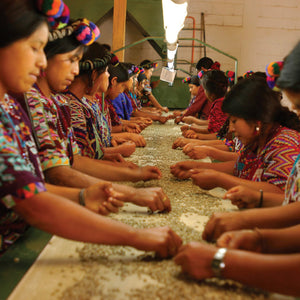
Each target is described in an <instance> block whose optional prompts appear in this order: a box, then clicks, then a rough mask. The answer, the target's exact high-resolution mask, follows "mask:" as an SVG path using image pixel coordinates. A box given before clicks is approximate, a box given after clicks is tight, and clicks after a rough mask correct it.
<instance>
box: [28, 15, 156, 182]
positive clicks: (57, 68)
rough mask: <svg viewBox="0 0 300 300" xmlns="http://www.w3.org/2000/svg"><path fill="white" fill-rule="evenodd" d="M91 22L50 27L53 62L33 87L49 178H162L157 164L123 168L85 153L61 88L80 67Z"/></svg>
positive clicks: (36, 125) (31, 102)
mask: <svg viewBox="0 0 300 300" xmlns="http://www.w3.org/2000/svg"><path fill="white" fill-rule="evenodd" d="M86 28H90V23H89V21H87V20H85V19H83V20H77V21H75V22H73V23H71V24H69V25H68V27H66V28H63V29H57V30H55V31H53V32H51V33H50V39H51V41H49V42H48V44H47V46H46V47H45V53H46V56H47V61H48V65H47V68H46V69H45V70H44V72H43V74H42V75H41V76H39V78H38V80H37V83H36V84H35V85H34V86H33V87H32V88H31V90H30V91H29V92H28V93H27V98H28V103H29V107H30V112H31V115H32V119H33V124H34V128H35V130H36V133H37V137H38V139H39V142H40V149H39V155H40V160H41V163H42V168H43V171H44V172H45V175H46V178H47V180H49V182H52V183H54V184H58V185H66V186H72V187H78V186H79V187H87V186H89V185H90V183H91V182H94V180H95V177H96V178H100V179H103V180H109V181H139V180H149V179H158V178H160V176H161V172H160V170H159V169H158V168H157V167H154V166H146V167H141V168H119V167H117V166H112V165H107V164H103V162H102V161H101V160H95V159H91V158H89V157H86V156H82V155H81V154H80V150H79V147H78V146H77V144H76V142H75V140H74V133H73V130H72V127H71V118H70V109H69V105H68V103H67V101H66V100H65V98H64V97H63V96H62V95H61V94H60V93H61V92H62V91H64V90H65V89H66V88H67V86H69V85H70V84H71V83H72V81H73V80H74V78H75V76H77V75H78V73H79V61H80V59H81V57H82V55H83V50H84V47H85V45H84V44H83V42H84V43H85V42H86V41H85V36H84V35H82V34H81V32H85V33H88V31H86ZM92 30H94V29H92ZM88 36H90V37H93V36H95V34H90V35H88V34H87V35H86V37H88ZM90 42H91V41H88V43H90ZM104 166H105V168H104ZM90 176H92V177H93V178H90Z"/></svg>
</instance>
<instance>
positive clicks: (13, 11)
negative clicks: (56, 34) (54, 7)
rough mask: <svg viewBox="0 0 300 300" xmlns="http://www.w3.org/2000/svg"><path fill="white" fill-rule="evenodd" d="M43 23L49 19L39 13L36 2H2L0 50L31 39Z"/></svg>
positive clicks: (25, 0) (16, 0)
mask: <svg viewBox="0 0 300 300" xmlns="http://www.w3.org/2000/svg"><path fill="white" fill-rule="evenodd" d="M42 23H47V19H46V17H45V16H44V15H42V13H39V12H38V10H37V7H36V4H35V1H34V0H1V1H0V28H1V33H0V48H3V47H6V46H9V45H10V44H12V43H13V42H15V41H17V40H20V39H23V38H26V37H29V36H30V35H31V34H33V33H34V32H35V31H36V30H37V28H38V27H39V26H41V25H42ZM47 24H48V23H47Z"/></svg>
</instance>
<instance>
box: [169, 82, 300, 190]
mask: <svg viewBox="0 0 300 300" xmlns="http://www.w3.org/2000/svg"><path fill="white" fill-rule="evenodd" d="M258 107H259V109H257V108H258ZM222 109H223V110H224V112H226V113H228V114H229V116H230V127H231V131H232V132H233V133H234V134H235V136H236V137H238V138H239V139H240V141H241V142H242V144H243V145H244V146H243V148H242V150H241V151H240V152H239V157H238V159H237V161H236V162H235V163H232V162H224V163H213V164H205V163H200V162H199V163H197V162H196V163H195V164H194V165H193V166H190V165H189V163H188V162H187V163H185V162H183V163H179V164H177V165H176V166H174V173H175V172H177V171H178V170H180V171H182V172H184V173H185V174H186V176H189V175H191V177H192V179H193V181H194V183H195V184H196V185H199V186H200V187H202V188H205V189H211V188H214V187H216V186H219V187H223V188H225V189H230V188H232V187H234V186H237V185H246V186H249V187H251V188H253V189H256V190H260V189H261V190H263V192H275V193H284V189H285V184H286V181H287V178H288V176H289V174H290V172H291V169H292V167H293V163H294V161H295V159H296V157H297V156H298V153H299V151H300V133H299V132H298V131H299V130H300V121H299V119H298V117H297V115H296V114H295V113H293V112H291V111H289V110H288V108H286V107H283V106H282V105H281V103H280V99H279V97H278V94H277V93H276V92H274V91H272V90H271V89H270V88H269V87H268V85H267V83H266V81H265V80H263V79H258V78H249V79H245V80H243V81H240V82H239V83H237V84H236V85H235V86H234V87H233V88H232V90H231V91H230V92H229V93H228V94H227V95H226V97H225V100H224V103H223V107H222ZM192 168H193V169H196V168H203V169H199V170H194V171H193V172H191V171H190V170H191V169H192ZM220 171H221V172H220ZM225 172H226V173H227V174H226V173H225ZM191 173H192V174H191Z"/></svg>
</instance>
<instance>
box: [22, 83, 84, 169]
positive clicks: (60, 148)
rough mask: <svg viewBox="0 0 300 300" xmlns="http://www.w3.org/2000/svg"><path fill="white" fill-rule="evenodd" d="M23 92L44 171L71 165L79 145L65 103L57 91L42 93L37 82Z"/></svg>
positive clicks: (67, 106)
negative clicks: (48, 94)
mask: <svg viewBox="0 0 300 300" xmlns="http://www.w3.org/2000/svg"><path fill="white" fill-rule="evenodd" d="M26 95H27V99H28V104H29V108H30V112H31V116H32V119H33V126H34V130H35V131H36V134H37V138H38V140H39V143H40V147H39V157H40V161H41V164H42V169H43V171H45V170H47V169H50V168H53V167H56V166H66V165H67V166H68V165H72V163H73V157H74V155H77V154H80V149H79V147H78V146H77V143H76V141H75V139H74V133H73V130H72V127H71V117H70V108H69V105H68V103H67V102H66V100H65V99H64V98H63V97H62V96H61V95H59V94H56V95H54V94H52V95H51V96H50V97H49V98H47V97H45V96H44V95H43V93H42V92H41V91H40V89H39V88H38V87H37V86H36V85H35V86H33V87H32V88H31V90H30V91H29V92H27V93H26Z"/></svg>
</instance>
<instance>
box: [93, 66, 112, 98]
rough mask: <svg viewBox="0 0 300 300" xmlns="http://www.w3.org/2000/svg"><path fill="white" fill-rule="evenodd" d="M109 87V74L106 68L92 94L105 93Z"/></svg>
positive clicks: (98, 78)
mask: <svg viewBox="0 0 300 300" xmlns="http://www.w3.org/2000/svg"><path fill="white" fill-rule="evenodd" d="M108 85H109V73H108V68H107V67H106V69H105V71H104V72H103V73H101V74H100V75H99V76H98V77H97V79H96V80H95V83H94V86H93V89H92V94H93V93H96V92H100V93H105V92H106V91H107V89H108Z"/></svg>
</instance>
